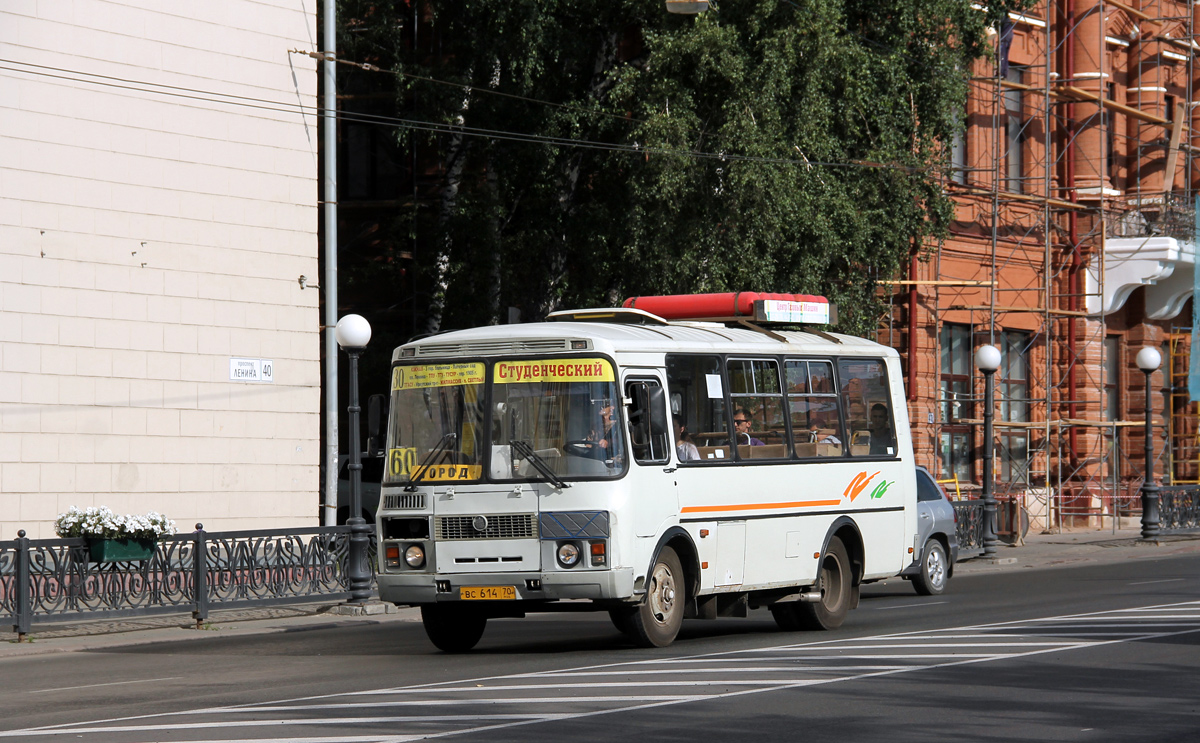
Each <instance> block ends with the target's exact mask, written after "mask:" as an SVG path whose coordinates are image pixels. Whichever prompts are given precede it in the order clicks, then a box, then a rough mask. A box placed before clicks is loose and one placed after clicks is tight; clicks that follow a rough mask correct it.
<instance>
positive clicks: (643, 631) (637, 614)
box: [618, 547, 687, 648]
mask: <svg viewBox="0 0 1200 743" xmlns="http://www.w3.org/2000/svg"><path fill="white" fill-rule="evenodd" d="M684 581H685V579H684V577H683V565H682V564H681V563H680V562H679V556H678V555H676V554H675V550H673V549H671V548H670V547H663V548H662V551H661V552H659V553H658V559H657V560H655V561H654V567H653V568H652V569H651V570H650V577H649V579H648V580H647V581H646V600H645V601H643V602H642V603H641V604H640V605H638V607H637V610H636V611H634V612H633V613H632V614H630V617H629V620H630V621H629V626H630V628H631V629H632V630H633V633H632V637H633V641H634V642H635V643H637V644H638V645H641V646H642V647H646V648H665V647H666V646H668V645H670V644H671V643H672V642H674V641H675V636H676V635H678V634H679V628H680V627H681V626H683V605H684V602H685V601H686V600H687V584H686V583H685V582H684ZM618 627H619V626H618Z"/></svg>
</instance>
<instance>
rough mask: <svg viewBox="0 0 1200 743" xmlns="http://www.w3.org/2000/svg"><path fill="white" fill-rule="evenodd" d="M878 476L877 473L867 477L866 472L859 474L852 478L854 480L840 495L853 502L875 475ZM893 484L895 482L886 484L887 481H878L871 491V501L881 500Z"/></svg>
mask: <svg viewBox="0 0 1200 743" xmlns="http://www.w3.org/2000/svg"><path fill="white" fill-rule="evenodd" d="M878 474H879V472H875V473H874V474H872V475H870V476H868V475H867V473H866V472H859V473H858V474H857V475H855V476H854V479H853V480H851V481H850V484H849V485H847V486H846V491H845V492H844V493H842V495H843V496H844V497H846V498H849V499H850V500H851V501H853V500H854V499H855V498H857V497H858V496H859V495H861V494H862V492H863V491H864V490H866V489H867V486H868V485H870V484H871V481H872V480H874V479H875V475H878ZM895 484H896V481H895V480H893V481H891V482H888V481H887V480H880V481H879V484H878V485H876V486H875V489H874V490H872V491H871V495H870V497H871V498H872V499H875V498H882V497H883V496H884V494H885V493H887V491H888V488H890V487H891V486H893V485H895Z"/></svg>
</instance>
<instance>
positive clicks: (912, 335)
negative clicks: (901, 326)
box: [908, 242, 921, 402]
mask: <svg viewBox="0 0 1200 743" xmlns="http://www.w3.org/2000/svg"><path fill="white" fill-rule="evenodd" d="M908 280H909V281H911V282H912V283H911V284H909V285H908V401H909V402H915V401H916V399H917V301H918V300H919V299H920V297H921V293H920V291H919V290H918V289H917V247H916V245H915V242H914V245H913V249H912V257H911V258H910V260H909V263H908Z"/></svg>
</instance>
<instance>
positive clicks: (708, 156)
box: [0, 58, 929, 173]
mask: <svg viewBox="0 0 1200 743" xmlns="http://www.w3.org/2000/svg"><path fill="white" fill-rule="evenodd" d="M26 68H32V69H26ZM0 70H4V71H8V72H16V73H20V74H27V75H37V76H41V77H48V78H51V79H58V80H65V81H69V82H74V83H84V84H89V85H97V86H101V87H110V88H116V89H120V90H129V91H134V92H139V93H149V94H155V95H164V96H171V97H176V98H183V99H186V100H196V101H203V102H206V103H219V104H224V105H230V106H241V107H244V108H251V109H257V110H262V111H271V112H274V113H292V114H294V113H300V114H308V115H313V116H321V115H324V113H325V109H324V108H322V107H320V106H317V105H314V106H307V105H304V104H301V103H284V102H281V101H271V100H268V99H264V98H254V97H250V96H241V95H235V94H232V93H218V92H215V91H208V90H200V89H197V88H188V87H183V86H177V85H167V84H164V83H152V82H147V81H142V80H133V79H130V78H121V77H114V76H109V75H100V74H96V73H91V72H82V71H78V70H68V69H64V68H59V67H49V66H46V65H39V64H33V63H29V62H21V61H18V60H11V59H4V58H0ZM337 118H338V119H339V120H340V121H348V122H352V123H362V124H374V125H379V126H390V127H393V128H400V129H411V130H415V131H425V132H431V133H438V134H448V133H453V134H461V135H464V136H473V137H482V138H487V139H494V140H500V141H512V142H521V143H527V144H542V145H551V146H557V147H575V148H580V149H592V150H599V151H608V152H619V153H625V154H637V155H662V156H671V157H688V158H693V159H697V160H718V161H721V162H745V163H757V164H766V165H791V166H796V167H804V168H806V169H812V168H813V167H814V166H819V167H826V168H858V169H869V170H894V171H899V172H906V173H922V172H927V171H928V170H929V168H924V167H918V166H910V165H900V164H896V163H877V162H867V161H847V162H830V161H822V160H811V159H809V158H807V157H805V156H803V155H802V156H801V158H800V159H793V158H779V157H763V156H755V155H739V154H733V153H728V152H705V151H703V150H693V149H669V148H663V147H651V146H646V145H642V144H639V143H637V142H634V143H632V144H622V143H617V142H601V141H597V140H587V139H577V138H570V137H552V136H547V135H543V134H530V133H526V132H512V131H505V130H499V129H486V128H482V127H469V126H464V125H461V124H445V123H439V122H431V121H422V120H418V119H406V118H400V117H393V116H382V115H378V114H367V113H359V112H351V111H341V112H338V113H337Z"/></svg>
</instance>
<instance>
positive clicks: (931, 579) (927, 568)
mask: <svg viewBox="0 0 1200 743" xmlns="http://www.w3.org/2000/svg"><path fill="white" fill-rule="evenodd" d="M947 562H949V561H948V560H947V559H946V548H945V547H943V546H942V543H941V542H939V541H938V540H936V539H930V540H929V541H927V542H925V549H924V550H922V551H921V572H919V573H917V574H916V575H914V576H913V577H912V584H913V588H915V589H916V591H917V593H919V594H921V595H922V596H937V595H938V594H940V593H941V592H942V591H945V590H946V578H947V577H948V576H947V572H948V571H947V567H946V563H947Z"/></svg>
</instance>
